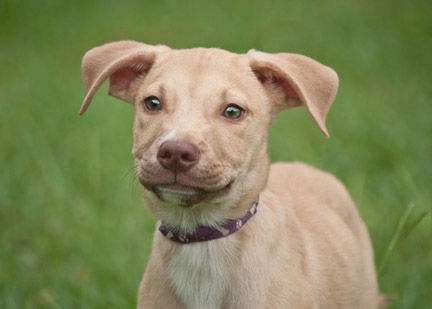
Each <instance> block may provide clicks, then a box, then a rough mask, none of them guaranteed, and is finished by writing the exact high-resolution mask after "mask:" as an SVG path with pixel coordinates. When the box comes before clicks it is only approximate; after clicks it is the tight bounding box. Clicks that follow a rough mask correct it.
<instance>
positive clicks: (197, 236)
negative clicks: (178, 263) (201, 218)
mask: <svg viewBox="0 0 432 309" xmlns="http://www.w3.org/2000/svg"><path fill="white" fill-rule="evenodd" d="M257 207H258V201H256V202H254V203H253V204H252V206H251V207H250V208H249V210H248V211H247V212H246V214H245V215H244V216H243V217H242V218H240V219H230V220H227V221H226V222H225V223H224V224H223V225H221V226H220V227H218V228H214V227H208V226H199V227H197V228H196V230H195V231H193V232H191V233H186V234H183V233H180V232H178V231H177V232H176V231H174V230H171V229H170V228H168V227H167V226H166V225H164V224H163V223H162V224H161V225H160V226H159V231H160V232H161V233H162V234H163V235H164V236H165V237H166V238H168V239H170V240H172V241H175V242H179V243H182V244H188V243H192V242H200V241H208V240H213V239H218V238H222V237H226V236H228V235H231V234H232V233H235V232H237V231H238V230H239V229H241V228H242V226H243V225H245V224H246V222H248V220H249V219H250V218H252V216H253V215H254V214H256V213H257Z"/></svg>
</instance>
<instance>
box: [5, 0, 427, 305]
mask: <svg viewBox="0 0 432 309" xmlns="http://www.w3.org/2000/svg"><path fill="white" fill-rule="evenodd" d="M431 16H432V2H431V1H427V0H425V1H420V0H418V1H417V0H416V1H389V0H388V1H372V0H363V1H355V0H348V1H313V0H307V1H306V0H304V1H287V0H285V1H262V0H260V1H225V0H223V1H174V0H164V1H143V0H141V1H127V2H126V1H124V2H121V1H112V0H104V1H101V0H97V1H83V0H80V1H62V0H52V1H48V0H41V1H19V0H15V1H11V0H1V1H0V63H1V67H0V70H1V71H0V168H1V172H0V308H133V307H134V306H135V295H136V291H137V287H138V284H139V281H140V277H141V275H142V273H143V271H144V267H145V265H146V260H147V257H148V254H149V251H150V247H151V238H152V233H153V228H154V218H153V217H152V216H151V215H150V214H149V212H148V211H147V209H146V207H145V205H144V203H143V200H142V196H141V189H140V186H139V185H138V183H137V181H136V180H135V178H134V170H133V159H132V156H131V154H130V152H131V144H132V136H131V128H132V117H133V110H132V108H131V106H129V105H127V104H125V103H122V102H120V101H117V100H115V99H113V98H111V97H108V96H106V95H105V94H104V93H103V92H104V91H100V92H99V94H98V95H97V96H96V98H95V100H94V102H93V105H92V107H91V108H90V110H89V112H88V113H87V114H86V115H85V117H79V116H78V115H77V112H78V109H79V106H80V104H81V100H82V99H83V97H84V89H83V85H82V82H81V74H80V61H81V57H82V55H83V54H84V52H85V51H86V50H88V49H90V48H92V47H94V46H96V45H100V44H102V43H105V42H109V41H115V40H121V39H134V40H138V41H142V42H146V43H150V44H157V43H162V44H166V45H169V46H171V47H174V48H188V47H197V46H205V47H221V48H224V49H228V50H231V51H234V52H241V53H242V52H246V51H247V50H248V49H249V48H255V49H259V50H264V51H267V52H281V51H286V52H295V53H301V54H305V55H307V56H310V57H312V58H314V59H317V60H319V61H321V62H323V63H325V64H327V65H329V66H331V67H333V68H334V69H335V70H336V71H337V72H338V74H339V77H340V80H341V82H340V91H339V94H338V97H337V100H336V102H335V104H334V105H333V108H332V110H331V112H330V115H329V118H328V127H329V130H330V134H331V135H332V138H331V139H325V138H323V137H322V136H321V134H320V132H319V130H318V129H317V128H316V127H315V125H314V123H313V121H312V120H311V119H309V117H308V115H307V113H306V112H305V110H304V109H303V108H298V109H295V110H291V111H288V112H284V113H283V114H281V115H280V117H279V119H278V121H277V123H276V125H275V127H274V128H273V130H272V132H271V137H270V149H271V157H272V160H274V161H276V160H285V161H292V160H300V161H305V162H307V163H310V164H313V165H315V166H318V167H320V168H322V169H325V170H328V171H330V172H332V173H334V174H336V175H337V176H338V177H339V178H340V179H341V180H342V181H343V182H344V183H345V184H346V185H347V187H348V189H349V191H350V192H351V193H352V195H353V198H354V200H355V201H356V203H357V205H358V207H359V209H360V211H361V213H362V215H363V218H364V219H365V221H366V224H367V226H368V228H369V231H370V233H371V236H372V239H373V244H374V248H375V252H376V263H377V267H378V268H379V280H380V285H381V290H382V291H383V292H385V293H388V294H394V295H397V296H398V300H397V301H395V302H394V303H393V305H392V306H391V308H430V306H431V304H432V297H431V286H432V246H431V236H432V219H431V217H432V216H431V215H430V214H429V211H430V210H431V207H432V205H431V201H432V194H431V183H432V166H431V159H432V116H431V115H432V104H431V103H432V102H431V99H432V87H431V82H432V57H431V48H432V18H431ZM105 89H106V87H105ZM105 89H104V90H105Z"/></svg>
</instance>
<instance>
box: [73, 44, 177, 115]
mask: <svg viewBox="0 0 432 309" xmlns="http://www.w3.org/2000/svg"><path fill="white" fill-rule="evenodd" d="M168 50H170V49H169V48H168V47H166V46H163V45H157V46H152V45H146V44H143V43H139V42H134V41H118V42H113V43H108V44H104V45H102V46H98V47H95V48H93V49H91V50H89V51H88V52H87V53H86V54H85V55H84V58H83V60H82V75H83V79H84V83H85V86H86V89H87V95H86V97H85V98H84V101H83V103H82V105H81V110H80V115H82V114H84V113H85V111H86V110H87V108H88V106H89V105H90V103H91V101H92V99H93V96H94V95H95V93H96V91H97V90H98V89H99V87H100V86H101V85H102V84H103V82H104V81H105V80H106V79H107V78H108V77H109V78H110V86H109V91H108V93H109V94H110V95H112V96H113V97H116V98H118V99H121V100H123V101H126V102H129V103H133V100H134V95H135V94H134V93H132V92H133V91H131V89H130V88H131V87H130V86H131V83H132V82H133V81H134V80H136V79H137V78H140V77H143V76H145V75H146V74H147V73H148V71H149V70H150V68H151V66H152V64H153V62H154V61H155V58H156V56H157V54H159V53H162V52H165V51H168Z"/></svg>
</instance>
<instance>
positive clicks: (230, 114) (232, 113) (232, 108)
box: [222, 104, 244, 120]
mask: <svg viewBox="0 0 432 309" xmlns="http://www.w3.org/2000/svg"><path fill="white" fill-rule="evenodd" d="M243 114H244V109H243V108H241V107H240V106H238V105H235V104H230V105H228V106H227V107H226V108H225V109H224V111H223V113H222V115H223V116H224V117H225V118H228V119H234V120H237V119H240V118H241V117H242V116H243Z"/></svg>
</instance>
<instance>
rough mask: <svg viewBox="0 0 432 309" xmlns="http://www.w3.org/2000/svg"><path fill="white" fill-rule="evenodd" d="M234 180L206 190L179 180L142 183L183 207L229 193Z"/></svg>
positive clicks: (159, 195)
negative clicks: (217, 187)
mask: <svg viewBox="0 0 432 309" xmlns="http://www.w3.org/2000/svg"><path fill="white" fill-rule="evenodd" d="M233 182H234V181H230V182H228V183H227V184H226V185H225V186H223V187H221V188H219V189H212V190H206V189H203V188H200V187H196V186H190V185H187V184H183V183H179V182H174V183H160V184H149V183H145V182H141V184H142V185H143V186H144V187H145V188H146V189H147V190H149V191H151V192H153V193H154V194H155V195H156V196H157V197H158V198H159V199H160V200H161V201H165V202H174V203H175V204H178V205H180V206H181V207H192V206H193V205H196V204H199V203H202V202H206V201H210V200H213V199H215V198H217V197H220V196H223V195H225V194H227V193H228V192H229V190H230V189H231V186H232V183H233Z"/></svg>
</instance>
